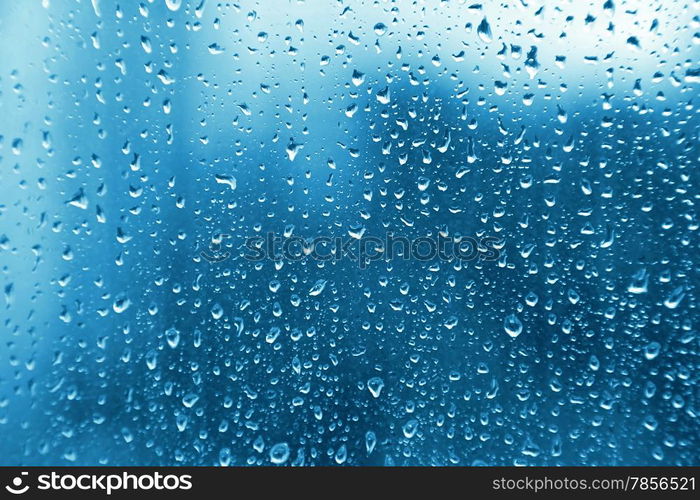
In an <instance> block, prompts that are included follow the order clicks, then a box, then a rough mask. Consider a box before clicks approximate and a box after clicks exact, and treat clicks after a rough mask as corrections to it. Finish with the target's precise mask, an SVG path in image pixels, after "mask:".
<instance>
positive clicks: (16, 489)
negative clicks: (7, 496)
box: [5, 472, 29, 495]
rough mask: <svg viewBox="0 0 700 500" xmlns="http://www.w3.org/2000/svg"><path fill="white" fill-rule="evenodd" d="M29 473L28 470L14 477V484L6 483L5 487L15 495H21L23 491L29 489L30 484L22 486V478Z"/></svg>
mask: <svg viewBox="0 0 700 500" xmlns="http://www.w3.org/2000/svg"><path fill="white" fill-rule="evenodd" d="M27 475H29V473H28V472H22V473H21V474H20V475H19V476H16V477H14V478H13V479H12V484H11V485H10V484H8V485H6V486H5V489H6V490H7V491H9V492H10V493H12V494H13V495H21V494H22V493H26V492H27V490H28V489H29V485H28V484H25V485H24V486H22V478H23V476H27Z"/></svg>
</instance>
